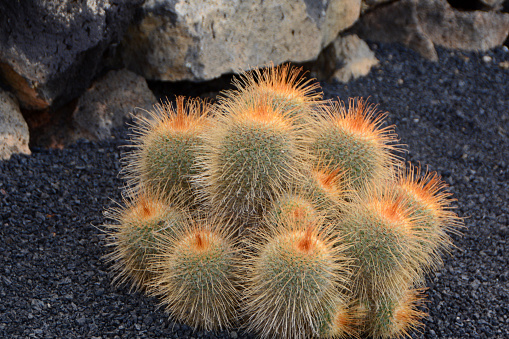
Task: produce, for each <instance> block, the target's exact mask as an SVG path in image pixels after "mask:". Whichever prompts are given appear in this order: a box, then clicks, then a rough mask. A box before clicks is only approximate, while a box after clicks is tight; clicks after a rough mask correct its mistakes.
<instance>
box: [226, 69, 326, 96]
mask: <svg viewBox="0 0 509 339" xmlns="http://www.w3.org/2000/svg"><path fill="white" fill-rule="evenodd" d="M304 75H305V72H303V68H302V67H299V68H298V67H293V66H291V65H290V64H283V65H280V66H274V65H271V66H268V67H266V68H263V69H254V70H252V71H250V72H246V73H244V74H241V75H240V77H239V78H238V79H235V80H234V82H233V83H234V85H235V87H237V89H238V90H239V91H241V92H244V91H248V90H253V89H257V90H268V91H271V92H274V93H277V94H280V95H282V96H283V97H286V98H288V99H298V100H300V101H301V103H302V104H305V103H309V102H316V101H319V100H321V99H322V97H323V93H322V92H321V91H320V89H321V88H320V84H319V83H318V82H316V81H315V80H314V79H306V78H305V76H304Z"/></svg>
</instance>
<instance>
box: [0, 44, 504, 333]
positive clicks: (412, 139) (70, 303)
mask: <svg viewBox="0 0 509 339" xmlns="http://www.w3.org/2000/svg"><path fill="white" fill-rule="evenodd" d="M371 47H372V48H373V49H374V50H375V52H376V55H377V57H378V58H379V60H380V66H379V67H378V68H376V69H374V70H373V71H372V72H371V74H370V75H369V76H367V77H364V78H361V79H358V80H355V81H352V82H350V83H348V84H346V85H345V84H339V83H334V84H325V83H322V85H323V89H324V92H325V94H326V96H327V98H331V97H336V96H339V97H340V98H341V99H343V100H345V99H347V98H348V97H357V96H362V97H370V99H369V101H370V102H371V103H375V104H378V105H379V106H378V107H379V109H380V110H382V111H388V112H389V123H391V124H396V126H397V129H396V130H397V132H398V134H399V136H400V138H401V142H402V143H404V144H407V145H408V150H409V152H408V153H407V154H406V155H405V157H406V158H407V159H408V160H409V161H411V162H413V163H419V162H420V163H421V164H423V165H429V167H430V169H431V170H435V171H437V172H438V173H440V174H441V175H442V177H443V178H444V180H445V181H446V182H447V183H448V184H449V185H450V191H451V192H452V193H453V194H454V197H455V198H456V199H457V203H456V205H457V210H456V211H457V213H458V214H459V215H460V216H462V217H464V218H466V219H465V224H466V226H467V227H466V228H465V229H464V230H463V235H462V236H456V235H453V239H454V243H455V245H456V246H457V248H456V249H454V250H452V254H451V255H450V256H447V257H446V258H445V267H444V268H443V269H442V270H441V271H440V272H438V273H436V274H435V275H433V276H430V277H429V278H428V286H429V290H428V295H429V303H428V305H427V306H428V312H429V314H430V316H429V317H428V318H427V319H426V320H425V328H424V329H423V330H422V333H418V332H415V333H413V336H412V337H413V338H509V240H508V236H509V183H508V182H509V168H508V167H509V139H508V133H509V70H508V69H503V68H502V67H500V66H499V63H501V62H509V52H508V51H507V49H506V48H497V49H495V50H492V51H490V52H486V53H469V52H457V51H455V52H451V51H446V50H443V49H439V50H438V53H439V57H440V61H439V62H438V63H432V62H429V61H426V60H424V59H422V58H421V57H419V56H418V55H416V54H415V53H413V52H412V51H409V50H407V49H405V48H403V47H400V46H398V45H382V44H376V45H375V44H371ZM483 56H489V57H490V58H491V61H488V62H486V61H483ZM168 96H171V93H168ZM126 132H127V129H125V128H124V129H120V130H117V131H116V132H115V135H114V136H112V138H111V139H110V140H108V141H105V142H100V143H91V142H79V143H77V144H75V145H73V146H71V147H69V148H67V149H64V150H44V149H33V154H32V155H31V156H24V155H14V156H13V157H12V158H11V159H10V160H9V161H0V337H1V338H247V337H248V336H247V335H245V334H244V333H243V332H242V331H240V330H238V331H225V332H221V333H209V332H200V331H195V332H193V330H192V329H191V328H189V327H187V326H184V325H181V324H175V323H173V322H172V321H171V320H169V319H168V317H167V316H166V315H165V314H164V313H163V312H162V311H161V310H160V309H157V308H156V305H157V300H156V299H153V298H148V297H146V296H144V295H143V294H140V293H132V292H130V291H129V290H128V288H126V287H116V286H113V285H112V284H111V276H110V274H109V273H108V266H107V264H105V262H104V261H103V260H102V259H101V257H102V256H103V255H104V254H105V253H107V252H108V249H107V248H106V247H105V246H104V235H103V234H102V233H101V231H100V230H99V229H98V228H97V227H96V226H98V225H101V224H102V223H104V222H105V220H104V218H103V216H102V211H103V210H104V209H105V208H106V207H108V206H111V205H112V204H113V203H112V200H111V199H114V200H117V201H118V200H119V199H120V189H119V187H121V185H122V182H121V180H120V179H119V178H118V171H119V157H120V152H121V151H122V148H120V147H119V146H120V145H123V144H125V143H126V141H125V138H126Z"/></svg>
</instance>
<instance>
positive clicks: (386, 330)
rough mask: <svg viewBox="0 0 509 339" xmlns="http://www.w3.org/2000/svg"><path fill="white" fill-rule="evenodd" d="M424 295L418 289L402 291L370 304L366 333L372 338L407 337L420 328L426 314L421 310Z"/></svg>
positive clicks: (382, 297)
mask: <svg viewBox="0 0 509 339" xmlns="http://www.w3.org/2000/svg"><path fill="white" fill-rule="evenodd" d="M424 298H425V296H424V294H423V293H422V290H419V289H404V290H403V291H402V292H401V293H398V294H395V295H394V294H393V295H388V296H387V295H385V296H381V297H379V298H377V299H376V300H374V301H373V302H372V303H371V306H370V309H369V311H368V316H367V322H366V326H365V327H366V332H367V334H368V335H370V336H372V337H373V338H384V339H385V338H403V337H408V336H409V332H410V331H411V330H415V329H416V328H419V327H421V326H422V323H421V319H422V318H424V317H425V316H427V314H426V313H425V312H423V311H421V310H419V307H422V304H423V301H424Z"/></svg>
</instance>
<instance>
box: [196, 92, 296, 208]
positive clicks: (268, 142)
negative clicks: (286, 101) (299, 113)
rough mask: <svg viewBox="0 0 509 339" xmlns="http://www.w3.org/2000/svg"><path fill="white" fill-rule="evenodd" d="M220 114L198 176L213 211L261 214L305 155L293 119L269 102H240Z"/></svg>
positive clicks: (207, 140)
mask: <svg viewBox="0 0 509 339" xmlns="http://www.w3.org/2000/svg"><path fill="white" fill-rule="evenodd" d="M220 109H221V111H219V112H217V113H218V114H217V121H216V125H215V126H214V129H212V130H211V131H210V133H208V134H207V135H204V136H203V138H204V140H205V143H204V147H203V153H204V155H203V156H202V157H200V159H199V160H200V166H201V171H200V174H199V175H197V176H195V179H196V182H197V185H198V186H200V187H202V192H203V196H204V199H205V200H206V201H207V202H208V204H209V205H210V206H211V209H212V210H215V211H218V213H220V214H229V215H233V216H239V215H251V214H256V213H261V211H264V210H265V209H266V208H267V204H270V202H271V201H273V199H274V197H275V196H276V195H277V194H278V193H280V192H282V191H284V190H285V189H286V188H287V187H288V185H289V182H290V181H291V180H293V178H295V177H298V176H300V175H301V167H302V166H303V159H304V158H305V153H304V151H303V147H302V145H301V144H300V141H299V135H298V131H297V130H296V128H295V126H294V125H293V124H292V118H290V117H287V116H285V115H284V114H282V112H281V111H280V110H279V109H277V108H273V107H271V106H270V105H269V104H268V103H267V101H266V100H261V101H260V102H259V105H256V106H250V105H249V104H246V103H243V102H239V103H232V104H231V105H224V106H223V107H221V108H220Z"/></svg>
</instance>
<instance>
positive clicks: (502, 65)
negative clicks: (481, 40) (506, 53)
mask: <svg viewBox="0 0 509 339" xmlns="http://www.w3.org/2000/svg"><path fill="white" fill-rule="evenodd" d="M498 67H500V68H502V69H509V61H502V62H501V63H499V64H498Z"/></svg>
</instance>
